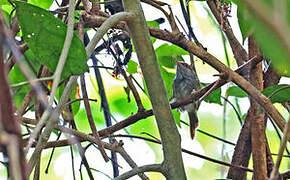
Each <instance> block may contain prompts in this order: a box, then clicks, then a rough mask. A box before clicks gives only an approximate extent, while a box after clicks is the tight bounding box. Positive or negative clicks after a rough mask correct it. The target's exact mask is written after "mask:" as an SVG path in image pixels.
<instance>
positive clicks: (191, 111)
mask: <svg viewBox="0 0 290 180" xmlns="http://www.w3.org/2000/svg"><path fill="white" fill-rule="evenodd" d="M174 60H175V63H176V75H175V79H174V81H173V96H174V98H175V100H176V101H177V102H178V101H181V100H182V99H184V98H186V97H188V96H189V95H190V93H191V92H192V91H197V90H199V89H200V88H201V86H200V82H199V80H198V77H197V75H196V73H195V72H194V71H193V68H192V67H191V66H190V65H189V64H187V63H185V62H180V61H178V60H177V59H176V58H175V57H174ZM198 107H199V103H198V102H193V103H190V104H187V105H185V106H182V107H181V108H180V109H181V110H182V111H183V110H185V111H187V112H188V116H189V126H190V136H191V139H193V138H194V135H195V129H196V128H197V126H198V117H197V113H196V112H197V109H198Z"/></svg>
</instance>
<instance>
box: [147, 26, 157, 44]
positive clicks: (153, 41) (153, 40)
mask: <svg viewBox="0 0 290 180" xmlns="http://www.w3.org/2000/svg"><path fill="white" fill-rule="evenodd" d="M146 23H147V26H151V27H156V28H159V24H158V22H156V21H147V22H146ZM151 40H152V44H154V43H155V41H156V40H157V38H155V37H151Z"/></svg>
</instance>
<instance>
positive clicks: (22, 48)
mask: <svg viewBox="0 0 290 180" xmlns="http://www.w3.org/2000/svg"><path fill="white" fill-rule="evenodd" d="M27 50H28V46H27V44H24V45H21V46H19V51H20V52H21V53H25V52H26V51H27ZM15 63H16V58H15V56H11V57H10V58H9V59H8V61H7V62H6V63H5V70H6V74H9V72H10V70H11V69H12V67H13V66H14V65H15Z"/></svg>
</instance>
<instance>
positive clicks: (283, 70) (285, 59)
mask: <svg viewBox="0 0 290 180" xmlns="http://www.w3.org/2000/svg"><path fill="white" fill-rule="evenodd" d="M262 2H263V4H264V5H266V6H267V7H268V8H269V9H270V10H271V12H272V10H273V6H272V4H273V1H272V0H264V1H262ZM286 9H287V14H286V15H287V16H286V17H285V18H286V19H287V18H288V19H287V21H286V22H288V27H289V21H290V3H289V1H287V8H286ZM269 18H273V17H269ZM238 20H239V25H240V29H241V32H242V36H243V40H244V39H245V38H246V37H247V36H248V35H250V34H253V35H254V37H255V39H256V41H257V42H258V44H259V47H260V48H261V51H262V52H263V54H265V56H266V57H268V58H270V59H271V60H272V63H273V65H274V67H275V69H276V70H277V72H278V73H279V74H281V75H284V76H288V77H290V61H289V59H290V53H289V52H288V51H287V49H286V48H285V47H284V45H283V43H282V42H281V41H280V40H279V38H278V36H277V35H276V33H275V32H273V31H272V30H271V29H269V27H268V26H267V25H266V24H264V23H263V22H261V20H260V19H259V18H258V17H257V16H254V15H253V12H251V11H249V10H248V9H246V7H245V6H244V5H243V4H242V3H241V2H240V1H238Z"/></svg>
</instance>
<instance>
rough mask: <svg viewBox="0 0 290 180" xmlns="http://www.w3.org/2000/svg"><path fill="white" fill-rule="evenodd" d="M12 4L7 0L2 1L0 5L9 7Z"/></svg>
mask: <svg viewBox="0 0 290 180" xmlns="http://www.w3.org/2000/svg"><path fill="white" fill-rule="evenodd" d="M9 4H10V3H9V2H8V1H7V0H0V5H9Z"/></svg>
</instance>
